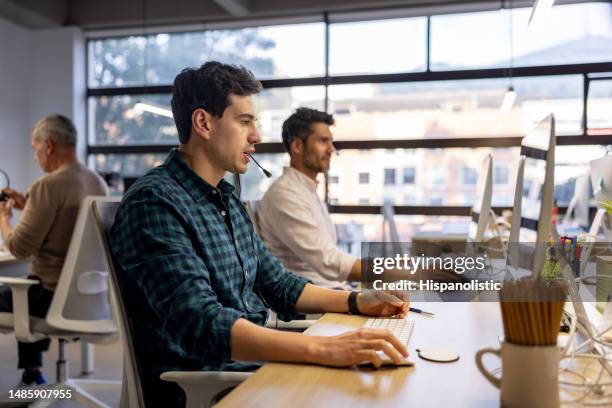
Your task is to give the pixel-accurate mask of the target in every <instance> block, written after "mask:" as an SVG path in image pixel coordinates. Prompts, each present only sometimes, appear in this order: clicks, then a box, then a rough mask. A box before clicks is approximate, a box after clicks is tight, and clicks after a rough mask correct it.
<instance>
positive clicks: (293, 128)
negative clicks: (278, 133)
mask: <svg viewBox="0 0 612 408" xmlns="http://www.w3.org/2000/svg"><path fill="white" fill-rule="evenodd" d="M316 122H321V123H326V124H328V125H329V126H331V125H333V124H334V117H333V116H332V115H330V114H329V113H327V112H321V111H318V110H316V109H310V108H298V109H297V110H296V111H295V113H294V114H293V115H291V116H289V117H288V118H287V120H285V122H283V134H282V136H283V145H284V146H285V149H287V152H289V153H290V154H291V150H290V148H289V145H290V144H291V142H292V141H293V140H294V139H296V138H300V139H301V140H302V141H303V142H304V143H306V140H307V139H308V136H310V135H311V134H312V132H313V130H312V124H313V123H316Z"/></svg>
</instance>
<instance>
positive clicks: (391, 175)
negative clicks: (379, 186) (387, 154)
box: [385, 169, 395, 185]
mask: <svg viewBox="0 0 612 408" xmlns="http://www.w3.org/2000/svg"><path fill="white" fill-rule="evenodd" d="M392 184H395V169H385V185H392Z"/></svg>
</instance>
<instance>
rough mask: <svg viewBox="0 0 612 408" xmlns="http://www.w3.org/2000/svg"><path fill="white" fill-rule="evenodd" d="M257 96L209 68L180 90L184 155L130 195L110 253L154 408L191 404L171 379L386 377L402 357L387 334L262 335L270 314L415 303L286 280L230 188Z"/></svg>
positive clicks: (248, 83) (385, 308)
mask: <svg viewBox="0 0 612 408" xmlns="http://www.w3.org/2000/svg"><path fill="white" fill-rule="evenodd" d="M260 89H261V85H260V83H259V82H258V81H257V80H255V78H254V77H253V74H252V73H251V72H250V71H248V70H246V69H244V68H241V67H240V68H239V67H235V66H230V65H225V64H221V63H218V62H208V63H206V64H204V65H203V66H202V67H200V68H199V69H185V70H183V72H181V73H180V74H179V75H178V76H177V77H176V79H175V81H174V86H173V90H172V113H173V116H174V120H175V123H176V127H177V129H178V134H179V139H180V145H179V147H178V149H175V150H173V151H172V152H171V153H170V154H169V155H168V157H167V159H166V161H165V162H164V163H163V164H162V165H161V166H159V167H156V168H154V169H152V170H151V171H149V172H148V173H147V174H146V175H145V176H143V177H142V178H140V179H139V180H138V181H137V182H136V183H135V184H134V185H133V186H132V188H130V190H129V191H128V192H127V193H126V194H125V196H124V198H123V201H122V203H121V206H120V208H119V211H118V213H117V217H116V220H115V224H114V226H113V229H112V233H111V249H112V251H113V255H114V257H115V259H116V261H117V262H116V263H117V267H118V268H117V269H118V270H117V274H118V277H119V280H120V283H121V286H122V288H123V297H124V298H125V304H126V309H127V314H128V317H129V319H130V323H131V324H132V327H133V332H134V342H135V345H134V346H135V350H137V353H138V363H139V365H140V368H141V374H142V376H143V378H142V380H143V389H144V396H145V402H146V403H147V406H179V405H180V404H184V396H183V393H182V391H181V390H180V388H179V387H178V386H177V385H175V384H173V383H166V382H163V381H161V380H160V379H159V375H160V373H162V372H164V371H168V370H226V371H231V370H240V371H243V370H252V369H255V368H257V367H258V363H257V362H260V361H282V362H296V363H314V364H323V365H329V366H351V365H353V364H357V363H360V362H368V361H369V362H371V363H372V364H374V365H375V366H380V364H381V360H380V358H379V357H378V356H377V354H376V351H377V350H382V351H384V352H385V353H386V354H387V355H389V356H390V357H391V358H392V359H393V361H395V362H397V363H399V362H400V360H401V358H402V356H403V357H406V356H407V351H406V348H405V346H404V345H403V344H401V343H400V342H399V341H398V340H397V339H396V338H395V337H394V336H393V335H392V334H391V333H389V332H387V331H379V330H371V329H359V330H356V331H354V332H350V333H346V334H343V335H340V336H335V337H317V336H305V335H303V334H301V333H290V332H279V331H277V330H272V329H268V328H265V327H263V325H264V323H265V320H266V316H267V309H268V308H269V307H270V308H272V309H274V310H275V311H276V312H277V313H278V315H279V317H280V318H282V319H284V320H290V319H292V318H295V317H296V316H297V315H298V314H299V313H322V312H348V311H349V303H351V302H352V303H351V308H352V309H351V311H352V312H356V311H357V312H359V313H362V314H367V315H376V316H391V315H400V316H402V315H405V314H406V312H407V311H408V303H407V302H405V301H403V300H401V299H399V298H396V297H385V298H384V299H383V298H382V297H381V296H379V295H377V294H375V293H373V294H364V293H360V294H351V293H350V292H348V291H337V290H331V289H325V288H321V287H317V286H315V285H312V284H310V283H308V282H307V281H306V280H304V279H303V278H300V277H297V276H295V275H293V274H292V273H290V272H288V271H287V270H285V269H284V267H283V266H282V264H281V263H280V262H279V261H278V260H277V259H276V258H274V257H273V256H272V255H271V254H270V253H269V252H268V250H267V248H266V247H265V246H264V244H263V243H262V241H261V240H260V238H259V237H258V236H257V235H256V234H255V233H254V231H253V226H252V224H251V222H250V220H249V218H248V215H247V213H246V211H245V209H244V207H243V206H242V204H241V203H240V201H239V200H238V198H237V197H236V196H235V195H234V194H233V190H234V188H233V186H232V185H231V184H229V183H227V182H226V181H225V180H223V176H224V175H225V173H226V172H228V171H229V172H233V173H244V172H245V171H246V168H247V164H248V163H249V161H250V157H249V156H250V154H251V153H253V152H254V151H255V149H254V145H255V144H256V143H259V142H260V141H261V137H260V135H259V133H258V131H257V128H256V125H255V109H254V106H253V100H252V96H251V95H253V94H256V93H258V92H259V91H260Z"/></svg>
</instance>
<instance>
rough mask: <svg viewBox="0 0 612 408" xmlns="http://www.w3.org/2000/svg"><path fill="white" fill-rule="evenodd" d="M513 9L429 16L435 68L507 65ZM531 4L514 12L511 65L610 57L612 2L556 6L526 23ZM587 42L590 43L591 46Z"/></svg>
mask: <svg viewBox="0 0 612 408" xmlns="http://www.w3.org/2000/svg"><path fill="white" fill-rule="evenodd" d="M508 13H509V11H508V10H498V11H489V12H478V13H466V14H450V15H443V16H433V17H432V18H431V68H432V69H434V70H453V69H476V68H492V67H502V66H509V63H510V41H509V35H510V30H509V23H510V21H509V15H508ZM530 14H531V7H527V8H518V9H514V10H513V11H512V35H513V60H514V61H513V66H515V67H519V66H534V65H556V64H577V63H588V62H605V61H610V57H611V56H612V5H610V4H604V3H587V4H570V5H556V6H554V7H553V8H552V9H551V10H550V12H549V13H548V15H547V16H546V17H545V18H544V19H543V20H541V21H540V24H536V25H535V26H533V27H530V28H528V25H527V24H528V21H529V16H530ZM587 44H588V45H587Z"/></svg>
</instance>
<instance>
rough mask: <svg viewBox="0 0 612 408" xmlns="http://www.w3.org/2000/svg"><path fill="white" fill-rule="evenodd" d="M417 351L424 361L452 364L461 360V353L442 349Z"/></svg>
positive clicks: (431, 348) (432, 348)
mask: <svg viewBox="0 0 612 408" xmlns="http://www.w3.org/2000/svg"><path fill="white" fill-rule="evenodd" d="M416 351H417V353H419V357H421V358H422V359H423V360H427V361H434V362H436V363H452V362H453V361H457V360H459V353H457V352H455V351H452V350H449V349H445V348H441V347H430V348H424V349H416Z"/></svg>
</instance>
